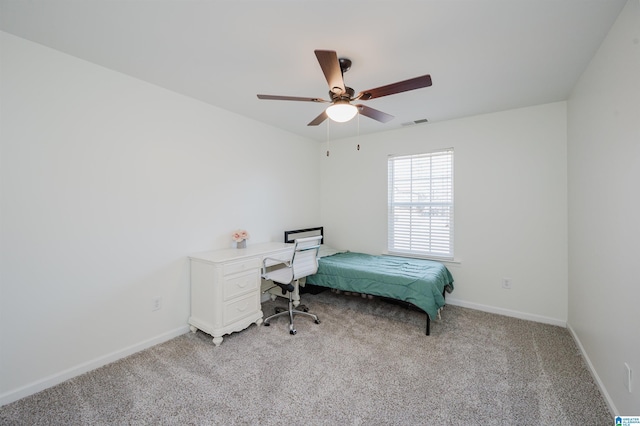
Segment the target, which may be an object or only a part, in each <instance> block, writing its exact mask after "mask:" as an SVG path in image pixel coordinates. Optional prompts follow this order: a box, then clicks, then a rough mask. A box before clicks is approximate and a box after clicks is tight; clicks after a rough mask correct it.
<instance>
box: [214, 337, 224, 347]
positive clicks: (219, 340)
mask: <svg viewBox="0 0 640 426" xmlns="http://www.w3.org/2000/svg"><path fill="white" fill-rule="evenodd" d="M222 340H223V337H222V336H214V337H213V344H214V345H215V346H220V343H222Z"/></svg>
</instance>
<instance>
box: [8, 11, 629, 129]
mask: <svg viewBox="0 0 640 426" xmlns="http://www.w3.org/2000/svg"><path fill="white" fill-rule="evenodd" d="M625 3H626V0H468V1H467V0H464V1H463V0H421V1H416V0H414V1H407V0H393V1H373V0H364V1H362V0H341V1H338V0H335V1H331V0H281V1H274V0H254V1H245V0H209V1H196V0H172V1H166V0H165V1H163V0H153V1H152V0H139V1H133V0H129V1H115V0H75V1H69V0H65V1H62V0H31V1H25V0H0V28H1V29H2V30H3V31H6V32H8V33H11V34H14V35H17V36H20V37H23V38H25V39H28V40H31V41H34V42H37V43H40V44H43V45H45V46H49V47H52V48H54V49H57V50H60V51H62V52H66V53H68V54H70V55H73V56H77V57H79V58H82V59H85V60H87V61H90V62H93V63H96V64H99V65H102V66H104V67H107V68H110V69H113V70H116V71H120V72H122V73H124V74H128V75H131V76H133V77H136V78H139V79H141V80H145V81H147V82H150V83H153V84H156V85H158V86H161V87H164V88H167V89H169V90H172V91H175V92H178V93H182V94H185V95H187V96H190V97H193V98H197V99H199V100H201V101H204V102H206V103H209V104H212V105H216V106H220V107H222V108H225V109H227V110H230V111H233V112H236V113H238V114H242V115H244V116H247V117H250V118H253V119H255V120H259V121H263V122H265V123H268V124H271V125H273V126H276V127H279V128H282V129H285V130H288V131H291V132H294V133H297V134H300V135H303V136H305V137H308V138H312V139H316V140H319V141H325V140H327V139H328V138H329V139H338V138H342V137H349V136H356V135H357V134H358V132H359V134H366V133H372V132H380V131H386V130H391V129H396V128H399V127H401V126H402V124H403V123H407V122H413V121H414V120H420V119H425V118H426V119H428V120H429V121H430V122H435V121H442V120H449V119H453V118H458V117H464V116H470V115H476V114H482V113H489V112H495V111H501V110H505V109H511V108H518V107H525V106H530V105H537V104H544V103H548V102H555V101H560V100H565V99H567V97H568V96H569V94H570V91H571V89H572V88H573V85H574V84H575V82H576V80H577V79H578V78H579V77H580V75H581V73H582V72H583V71H584V69H585V68H586V66H587V64H588V62H589V60H590V59H591V58H592V56H593V54H594V53H595V51H596V50H597V48H598V47H599V45H600V43H601V42H602V40H603V38H604V36H605V35H606V33H607V31H608V30H609V28H610V27H611V25H612V24H613V22H614V20H615V18H616V17H617V16H618V14H619V13H620V11H621V10H622V7H623V6H624V4H625ZM314 49H326V50H335V51H337V53H338V56H339V57H347V58H349V59H351V60H352V61H353V66H352V68H351V70H350V71H349V72H347V73H346V74H345V83H346V85H348V86H350V87H353V88H354V90H355V91H356V93H358V92H360V91H362V90H365V89H371V88H375V87H379V86H382V85H386V84H389V83H394V82H397V81H401V80H405V79H408V78H412V77H417V76H420V75H423V74H430V75H431V78H432V80H433V86H431V87H428V88H424V89H418V90H415V91H411V92H405V93H400V94H396V95H392V96H387V97H383V98H378V99H372V100H370V101H366V102H362V103H364V104H366V105H367V106H369V107H372V108H375V109H378V110H381V111H384V112H386V113H388V114H391V115H394V116H395V119H393V120H392V121H390V122H389V123H386V124H381V123H378V122H377V121H374V120H371V119H369V118H367V117H360V118H359V119H354V120H352V121H351V122H348V123H342V124H338V123H334V122H329V120H327V121H325V123H323V124H322V125H320V126H317V127H308V126H307V123H309V122H310V121H311V120H312V119H313V118H315V117H316V116H317V115H318V114H320V113H321V112H322V110H323V108H324V107H325V105H324V104H318V103H312V102H290V101H269V100H259V99H257V97H256V94H258V93H261V94H270V95H287V96H302V97H319V98H324V99H328V98H329V96H328V93H327V92H328V87H327V82H326V80H325V78H324V75H323V74H322V71H321V69H320V66H319V65H318V62H317V60H316V57H315V55H314V52H313V51H314ZM421 125H425V124H421ZM426 125H428V124H426Z"/></svg>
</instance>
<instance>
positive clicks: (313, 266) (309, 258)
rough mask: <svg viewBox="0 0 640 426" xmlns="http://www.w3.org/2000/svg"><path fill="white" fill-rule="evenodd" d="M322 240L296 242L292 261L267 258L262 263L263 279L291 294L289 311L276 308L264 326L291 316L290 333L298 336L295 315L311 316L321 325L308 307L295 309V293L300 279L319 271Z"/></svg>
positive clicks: (311, 239)
mask: <svg viewBox="0 0 640 426" xmlns="http://www.w3.org/2000/svg"><path fill="white" fill-rule="evenodd" d="M321 239H322V236H321V235H317V236H313V237H307V238H298V239H297V240H295V244H294V248H293V254H292V256H291V260H288V261H282V260H281V259H273V258H269V257H267V258H265V259H264V260H263V261H262V278H264V279H265V280H270V281H273V283H274V284H276V285H277V286H279V287H280V288H282V294H285V293H286V292H289V309H288V310H282V311H281V310H280V309H278V308H276V314H275V315H271V316H270V317H268V318H266V319H265V320H264V322H263V324H264V325H266V326H268V325H270V321H271V320H272V319H273V318H276V317H280V316H284V315H289V333H291V334H296V329H295V328H294V327H293V316H294V315H306V316H310V317H311V318H313V319H314V320H315V322H316V324H320V320H319V319H318V316H317V315H314V314H310V313H309V312H307V311H308V309H307V308H306V307H304V306H299V308H300V309H302V310H296V309H293V292H294V291H295V290H296V287H298V280H299V279H300V278H304V277H306V276H309V275H313V274H315V273H316V272H317V271H318V250H319V249H320V240H321ZM278 266H279V267H278ZM276 267H277V268H276ZM274 268H276V269H274ZM272 288H273V287H272Z"/></svg>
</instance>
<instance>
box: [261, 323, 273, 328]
mask: <svg viewBox="0 0 640 426" xmlns="http://www.w3.org/2000/svg"><path fill="white" fill-rule="evenodd" d="M262 325H264V326H265V327H269V326H270V325H271V324H269V323H268V322H263V323H262Z"/></svg>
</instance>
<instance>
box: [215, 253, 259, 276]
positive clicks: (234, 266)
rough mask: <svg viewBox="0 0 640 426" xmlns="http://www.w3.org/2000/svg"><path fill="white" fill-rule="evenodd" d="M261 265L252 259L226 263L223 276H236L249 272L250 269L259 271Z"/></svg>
mask: <svg viewBox="0 0 640 426" xmlns="http://www.w3.org/2000/svg"><path fill="white" fill-rule="evenodd" d="M261 266H262V265H261V264H260V259H258V258H257V257H256V258H253V259H247V260H243V261H241V262H234V263H227V264H225V265H224V268H223V275H231V274H237V273H238V272H244V271H249V270H252V269H255V270H259V269H260V267H261Z"/></svg>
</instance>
